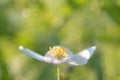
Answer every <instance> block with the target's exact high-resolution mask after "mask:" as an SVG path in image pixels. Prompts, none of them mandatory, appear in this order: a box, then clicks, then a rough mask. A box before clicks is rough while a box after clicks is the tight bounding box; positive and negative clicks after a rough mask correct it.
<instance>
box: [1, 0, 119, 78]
mask: <svg viewBox="0 0 120 80" xmlns="http://www.w3.org/2000/svg"><path fill="white" fill-rule="evenodd" d="M19 45H23V46H25V47H27V48H29V49H31V50H34V51H36V52H39V53H40V54H42V55H44V54H45V53H46V52H47V51H48V49H49V47H50V46H54V45H64V46H67V47H68V48H70V49H71V50H72V51H73V52H74V53H77V52H79V51H81V50H83V49H85V48H87V47H90V46H93V45H96V46H97V50H96V51H95V54H94V55H93V57H92V58H91V59H90V60H89V63H88V64H87V65H84V66H69V65H66V64H62V65H61V66H60V67H61V79H62V80H120V64H119V61H120V58H119V56H120V54H119V53H120V49H119V48H120V46H119V45H120V1H119V0H100V1H99V0H91V1H89V0H62V1H60V0H0V80H56V66H54V65H51V64H46V63H44V62H39V61H37V60H34V59H32V58H31V57H29V56H26V55H24V54H22V53H21V52H20V51H19V50H18V46H19Z"/></svg>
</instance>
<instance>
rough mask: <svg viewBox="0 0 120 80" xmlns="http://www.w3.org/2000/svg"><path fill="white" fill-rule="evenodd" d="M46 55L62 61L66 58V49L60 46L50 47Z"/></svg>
mask: <svg viewBox="0 0 120 80" xmlns="http://www.w3.org/2000/svg"><path fill="white" fill-rule="evenodd" d="M48 54H50V55H51V56H52V57H54V58H58V59H62V58H65V57H67V56H68V51H67V49H66V48H63V47H60V46H53V47H50V50H49V51H48Z"/></svg>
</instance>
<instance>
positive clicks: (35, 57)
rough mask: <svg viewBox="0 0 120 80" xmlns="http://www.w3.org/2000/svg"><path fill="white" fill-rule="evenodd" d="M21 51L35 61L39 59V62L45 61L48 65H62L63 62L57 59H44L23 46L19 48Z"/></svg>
mask: <svg viewBox="0 0 120 80" xmlns="http://www.w3.org/2000/svg"><path fill="white" fill-rule="evenodd" d="M19 49H20V51H22V52H23V53H25V54H27V55H29V56H31V57H32V58H34V59H37V60H39V61H44V62H47V63H51V64H61V63H62V62H61V61H60V60H58V59H55V58H49V57H44V56H42V55H40V54H38V53H35V52H33V51H31V50H29V49H26V48H24V47H23V46H19Z"/></svg>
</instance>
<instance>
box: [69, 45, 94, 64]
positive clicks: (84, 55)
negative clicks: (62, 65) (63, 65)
mask: <svg viewBox="0 0 120 80" xmlns="http://www.w3.org/2000/svg"><path fill="white" fill-rule="evenodd" d="M95 49H96V46H93V47H90V48H87V49H85V50H83V51H82V52H79V53H78V54H76V55H75V56H74V57H72V58H71V59H70V60H69V61H68V63H69V64H72V65H84V64H86V63H87V62H88V59H90V57H91V56H92V54H93V53H94V51H95Z"/></svg>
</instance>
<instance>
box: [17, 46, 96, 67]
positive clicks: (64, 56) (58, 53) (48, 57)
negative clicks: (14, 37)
mask: <svg viewBox="0 0 120 80" xmlns="http://www.w3.org/2000/svg"><path fill="white" fill-rule="evenodd" d="M19 49H20V50H21V51H22V52H23V53H25V54H27V55H29V56H31V57H32V58H34V59H37V60H39V61H44V62H47V63H51V64H57V65H58V64H61V63H64V62H66V63H68V64H71V65H84V64H86V63H87V62H88V60H89V59H90V57H91V56H92V54H93V53H94V51H95V49H96V46H92V47H90V48H87V49H85V50H83V51H81V52H79V53H77V54H73V53H72V51H71V50H69V49H68V48H65V47H61V46H53V47H50V50H49V51H48V52H47V53H46V54H45V56H42V55H40V54H38V53H35V52H33V51H31V50H29V49H26V48H24V47H23V46H19Z"/></svg>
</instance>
